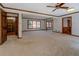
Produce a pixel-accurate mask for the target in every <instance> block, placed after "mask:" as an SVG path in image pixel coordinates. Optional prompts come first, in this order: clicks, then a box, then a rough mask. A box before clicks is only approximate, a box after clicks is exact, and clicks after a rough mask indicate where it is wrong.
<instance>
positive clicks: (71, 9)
mask: <svg viewBox="0 0 79 59" xmlns="http://www.w3.org/2000/svg"><path fill="white" fill-rule="evenodd" d="M74 10H75V9H73V8H69V9H68V10H67V11H68V12H73V11H74Z"/></svg>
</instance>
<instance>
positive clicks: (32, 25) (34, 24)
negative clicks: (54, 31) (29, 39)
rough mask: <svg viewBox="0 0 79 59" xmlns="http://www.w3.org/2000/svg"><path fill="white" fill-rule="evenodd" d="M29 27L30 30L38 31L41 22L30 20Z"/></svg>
mask: <svg viewBox="0 0 79 59" xmlns="http://www.w3.org/2000/svg"><path fill="white" fill-rule="evenodd" d="M28 27H29V29H38V28H40V21H33V20H29V23H28Z"/></svg>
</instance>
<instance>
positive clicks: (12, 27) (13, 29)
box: [7, 16, 18, 35]
mask: <svg viewBox="0 0 79 59" xmlns="http://www.w3.org/2000/svg"><path fill="white" fill-rule="evenodd" d="M17 21H18V19H17V17H12V16H8V17H7V35H17V29H18V27H17V25H18V24H17V23H18V22H17Z"/></svg>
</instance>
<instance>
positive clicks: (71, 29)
mask: <svg viewBox="0 0 79 59" xmlns="http://www.w3.org/2000/svg"><path fill="white" fill-rule="evenodd" d="M65 18H70V20H71V33H70V34H69V35H72V16H67V17H63V18H62V33H63V30H64V29H63V26H64V22H63V21H64V19H65ZM63 34H64V33H63Z"/></svg>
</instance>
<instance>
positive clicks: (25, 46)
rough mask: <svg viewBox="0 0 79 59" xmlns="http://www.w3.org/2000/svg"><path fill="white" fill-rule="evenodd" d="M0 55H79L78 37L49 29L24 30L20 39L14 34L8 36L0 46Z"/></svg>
mask: <svg viewBox="0 0 79 59" xmlns="http://www.w3.org/2000/svg"><path fill="white" fill-rule="evenodd" d="M0 55H8V56H55V55H56V56H57V55H58V56H61V55H66V56H68V55H79V37H74V36H69V35H65V34H59V33H54V32H51V31H47V32H46V31H31V32H24V33H23V38H22V39H17V37H16V36H8V40H7V41H6V42H5V43H4V44H3V45H1V46H0Z"/></svg>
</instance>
